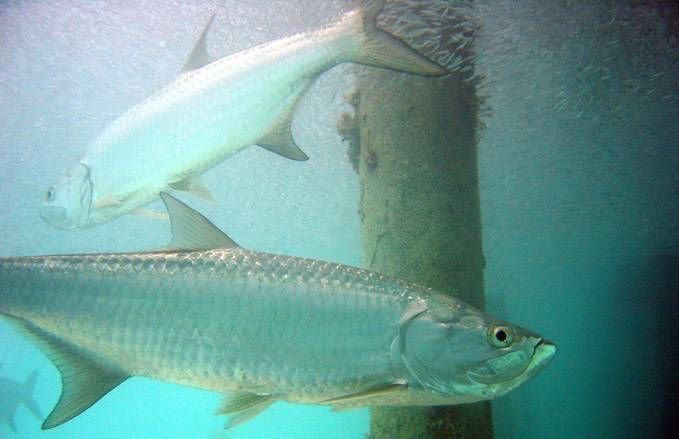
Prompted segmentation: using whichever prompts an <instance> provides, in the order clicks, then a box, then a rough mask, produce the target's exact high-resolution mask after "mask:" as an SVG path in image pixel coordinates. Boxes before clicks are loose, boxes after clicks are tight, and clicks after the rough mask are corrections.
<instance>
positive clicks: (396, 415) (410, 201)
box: [340, 69, 492, 439]
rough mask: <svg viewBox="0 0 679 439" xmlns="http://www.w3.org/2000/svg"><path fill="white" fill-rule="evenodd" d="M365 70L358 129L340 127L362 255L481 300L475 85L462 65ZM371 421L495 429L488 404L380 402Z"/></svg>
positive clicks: (433, 431)
mask: <svg viewBox="0 0 679 439" xmlns="http://www.w3.org/2000/svg"><path fill="white" fill-rule="evenodd" d="M358 77H359V78H358V84H359V86H358V91H357V95H356V96H353V97H352V99H351V103H352V104H353V105H354V106H355V107H356V116H355V120H354V122H355V123H354V124H353V126H354V130H355V131H354V133H353V135H352V134H351V133H350V132H347V131H351V130H347V129H346V128H347V126H351V125H352V124H348V123H347V121H346V120H344V124H342V123H341V124H340V128H342V127H344V128H345V130H344V133H343V134H344V135H345V138H348V139H349V140H350V145H351V147H350V148H351V149H350V154H351V153H353V160H354V164H355V165H356V166H357V170H358V174H359V178H360V187H361V201H360V207H359V212H360V217H361V222H362V241H363V254H364V260H365V264H366V265H367V266H368V267H369V268H370V269H373V270H376V271H379V272H381V273H384V274H389V275H393V276H397V277H399V278H402V279H406V280H409V281H413V282H417V283H420V284H423V285H428V286H431V287H433V288H436V289H438V290H440V291H443V292H448V293H450V294H453V295H455V296H456V297H458V298H460V299H462V300H464V301H466V302H468V303H471V304H473V305H475V306H477V307H479V308H482V307H483V304H484V297H483V266H484V258H483V255H482V251H481V223H480V212H479V191H478V176H477V157H476V128H477V119H476V118H477V107H478V100H477V98H476V95H475V93H474V88H473V86H472V85H470V84H468V83H465V82H464V81H462V80H461V77H460V76H459V75H458V74H451V75H448V76H447V77H445V78H439V79H431V78H421V77H416V76H408V75H399V74H396V73H394V72H388V71H383V70H378V69H369V70H368V69H366V70H363V71H361V72H360V74H359V75H358ZM342 131H343V130H342V129H340V132H342ZM370 428H371V432H370V437H371V438H373V439H387V438H388V439H393V438H484V439H485V438H491V437H492V425H491V417H490V405H489V404H488V403H479V404H470V405H461V406H447V407H435V408H429V407H424V408H375V409H373V410H372V412H371V427H370Z"/></svg>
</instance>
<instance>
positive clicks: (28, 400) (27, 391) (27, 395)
mask: <svg viewBox="0 0 679 439" xmlns="http://www.w3.org/2000/svg"><path fill="white" fill-rule="evenodd" d="M37 379H38V371H37V370H34V371H33V372H32V373H31V374H30V375H29V376H28V378H26V381H25V382H24V385H23V395H24V398H23V403H24V404H26V407H28V410H30V411H31V413H33V415H34V416H35V417H36V418H38V419H39V420H41V421H42V420H43V419H44V418H45V417H44V416H43V414H42V410H40V406H38V403H37V402H36V401H35V399H34V398H33V391H34V390H35V381H36V380H37Z"/></svg>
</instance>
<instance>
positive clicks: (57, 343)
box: [3, 314, 128, 430]
mask: <svg viewBox="0 0 679 439" xmlns="http://www.w3.org/2000/svg"><path fill="white" fill-rule="evenodd" d="M3 316H4V317H7V318H8V320H9V322H10V323H11V324H12V326H13V327H14V328H16V329H17V330H18V331H19V332H20V333H21V334H22V335H24V336H26V337H27V338H29V339H30V340H31V341H33V342H34V343H35V344H36V345H37V346H38V348H39V349H40V350H41V351H42V352H43V353H44V354H45V355H46V356H47V357H48V358H49V359H50V360H51V361H52V363H53V364H54V365H55V366H56V368H57V369H58V370H59V372H60V374H61V386H62V389H61V395H60V397H59V401H58V402H57V404H56V406H55V407H54V409H53V410H52V412H51V413H50V414H49V415H48V416H47V419H45V421H44V422H43V424H42V429H43V430H46V429H48V428H53V427H57V426H59V425H61V424H63V423H64V422H66V421H69V420H71V419H73V418H74V417H76V416H78V415H79V414H80V413H82V412H83V411H85V410H87V409H88V408H89V407H91V406H92V405H93V404H94V403H95V402H97V401H98V400H99V399H101V398H102V397H103V396H104V395H106V394H107V393H108V392H110V391H111V390H113V389H114V388H115V387H116V386H118V385H119V384H120V383H122V382H123V381H125V380H126V379H127V378H128V376H127V375H125V374H124V373H122V372H120V371H117V370H114V369H112V368H110V367H108V366H106V365H104V364H100V363H98V362H97V361H96V360H95V359H93V358H90V357H89V356H88V355H87V354H86V353H85V352H82V351H80V350H79V349H78V348H77V347H75V346H73V345H71V344H69V343H68V342H66V341H64V340H62V339H60V338H59V337H57V336H55V335H53V334H50V333H48V332H46V331H44V330H42V329H40V328H39V327H37V326H35V325H34V324H32V323H31V322H29V321H27V320H24V319H21V318H17V317H14V316H10V315H7V314H3Z"/></svg>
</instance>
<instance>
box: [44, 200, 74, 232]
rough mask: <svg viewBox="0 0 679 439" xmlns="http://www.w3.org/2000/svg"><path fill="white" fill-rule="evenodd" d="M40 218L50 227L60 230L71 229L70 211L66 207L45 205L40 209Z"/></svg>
mask: <svg viewBox="0 0 679 439" xmlns="http://www.w3.org/2000/svg"><path fill="white" fill-rule="evenodd" d="M40 217H41V218H42V219H43V220H44V221H45V222H46V223H47V224H49V225H51V226H54V227H58V228H60V229H71V228H73V227H72V225H70V224H69V221H68V210H67V209H66V208H65V207H61V206H54V205H43V206H41V207H40Z"/></svg>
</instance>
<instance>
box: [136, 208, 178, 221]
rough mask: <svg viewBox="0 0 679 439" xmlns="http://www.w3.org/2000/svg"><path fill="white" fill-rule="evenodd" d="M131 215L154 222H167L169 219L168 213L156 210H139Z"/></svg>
mask: <svg viewBox="0 0 679 439" xmlns="http://www.w3.org/2000/svg"><path fill="white" fill-rule="evenodd" d="M130 215H137V216H140V217H143V218H150V219H154V220H167V219H168V218H169V217H168V215H167V214H166V213H162V212H156V211H155V210H151V209H145V208H143V207H142V208H139V209H137V210H133V211H132V212H130Z"/></svg>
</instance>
